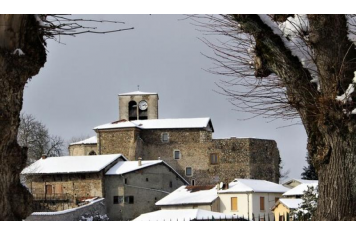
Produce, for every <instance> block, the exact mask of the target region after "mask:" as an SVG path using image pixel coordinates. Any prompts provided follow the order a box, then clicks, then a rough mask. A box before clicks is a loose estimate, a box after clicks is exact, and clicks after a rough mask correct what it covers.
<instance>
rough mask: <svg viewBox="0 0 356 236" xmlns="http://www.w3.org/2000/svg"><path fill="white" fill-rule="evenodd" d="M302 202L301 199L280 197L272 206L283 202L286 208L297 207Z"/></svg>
mask: <svg viewBox="0 0 356 236" xmlns="http://www.w3.org/2000/svg"><path fill="white" fill-rule="evenodd" d="M302 202H303V199H300V198H298V199H290V198H280V199H279V200H278V201H277V202H276V204H275V205H274V207H273V208H272V210H273V209H275V208H276V207H277V206H278V205H279V204H283V205H284V206H285V207H287V208H288V209H297V208H299V204H301V203H302Z"/></svg>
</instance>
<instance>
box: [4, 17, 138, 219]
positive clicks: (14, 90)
mask: <svg viewBox="0 0 356 236" xmlns="http://www.w3.org/2000/svg"><path fill="white" fill-rule="evenodd" d="M87 21H90V20H85V19H76V18H73V17H70V16H63V15H0V39H1V40H0V130H1V132H0V163H1V164H0V179H1V181H0V220H21V219H24V218H26V216H28V215H29V214H30V213H31V212H32V209H31V208H32V207H31V204H30V203H31V201H32V197H31V195H30V194H29V193H28V191H27V190H26V189H25V188H24V187H23V186H22V185H21V184H20V177H19V173H20V172H21V170H22V169H23V168H24V167H25V165H26V159H27V157H26V153H27V151H26V148H21V147H20V146H19V145H18V143H17V131H18V127H19V124H20V119H19V117H20V111H21V109H22V99H23V90H24V86H25V84H26V83H27V81H28V79H30V78H31V77H32V76H34V75H36V74H38V72H39V70H40V69H41V68H42V67H43V66H44V64H45V62H46V49H45V46H46V40H47V39H56V40H58V37H57V36H60V35H72V36H75V35H78V34H83V33H98V34H103V33H109V32H117V31H123V30H129V29H131V28H121V29H115V30H112V31H98V30H97V29H96V28H91V27H86V26H83V24H85V22H87ZM99 23H100V22H99ZM105 23H113V24H116V23H120V22H109V21H106V22H105ZM121 23H122V22H121ZM121 23H120V24H121ZM10 196H11V197H10Z"/></svg>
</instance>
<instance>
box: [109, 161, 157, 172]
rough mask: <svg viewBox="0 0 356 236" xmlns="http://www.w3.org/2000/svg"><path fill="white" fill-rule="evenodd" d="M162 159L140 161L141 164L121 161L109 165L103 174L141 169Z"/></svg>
mask: <svg viewBox="0 0 356 236" xmlns="http://www.w3.org/2000/svg"><path fill="white" fill-rule="evenodd" d="M162 162H163V161H161V160H158V161H141V166H139V165H138V161H121V162H118V163H116V164H115V165H114V166H113V167H111V168H110V169H109V170H108V171H107V172H106V174H105V175H122V174H126V173H129V172H132V171H135V170H139V169H143V168H146V167H149V166H153V165H157V164H160V163H162Z"/></svg>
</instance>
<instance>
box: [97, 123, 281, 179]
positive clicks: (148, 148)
mask: <svg viewBox="0 0 356 236" xmlns="http://www.w3.org/2000/svg"><path fill="white" fill-rule="evenodd" d="M98 132H99V137H100V142H99V143H100V146H99V151H101V154H113V153H122V154H124V155H125V156H126V157H127V158H128V159H129V160H135V159H137V158H138V157H142V158H143V159H144V160H157V159H158V158H159V157H160V158H161V159H162V160H164V161H165V162H167V163H168V164H169V165H170V166H172V167H173V168H174V169H175V170H177V172H178V173H179V174H180V175H182V176H184V178H186V179H187V180H189V182H191V181H193V180H194V182H195V184H196V185H204V184H216V183H217V182H220V181H232V180H233V179H234V178H254V179H265V180H268V181H273V182H276V183H278V173H279V166H278V161H279V152H278V148H277V145H276V142H275V141H273V140H262V139H252V138H241V139H240V138H231V139H212V131H209V130H206V129H203V128H202V129H150V130H145V129H142V130H140V129H137V128H131V129H117V130H100V131H98ZM164 133H167V134H168V137H169V139H168V141H164V140H162V136H163V134H164ZM174 151H180V158H179V159H175V158H174ZM212 153H214V154H216V155H217V156H218V163H217V164H214V163H211V162H210V155H211V154H212ZM187 167H191V168H192V175H191V176H187V175H186V168H187Z"/></svg>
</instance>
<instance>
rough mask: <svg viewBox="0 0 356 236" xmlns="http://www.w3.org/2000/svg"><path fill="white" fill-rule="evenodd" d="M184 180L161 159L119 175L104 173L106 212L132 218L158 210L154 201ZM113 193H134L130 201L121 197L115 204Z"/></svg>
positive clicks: (111, 215) (117, 217)
mask: <svg viewBox="0 0 356 236" xmlns="http://www.w3.org/2000/svg"><path fill="white" fill-rule="evenodd" d="M125 179H126V184H125ZM170 182H171V184H170ZM184 184H185V183H184V182H183V181H182V180H181V178H179V177H178V176H177V175H176V173H174V171H171V169H170V168H168V167H167V166H166V165H164V164H163V163H162V164H158V165H154V166H151V167H147V168H144V169H141V170H137V171H135V172H130V173H127V174H124V175H122V176H121V175H106V176H105V188H106V190H105V191H106V206H107V208H108V216H109V218H110V220H132V219H134V218H136V217H138V216H139V215H141V214H143V213H148V212H152V211H156V210H159V207H157V206H155V203H156V202H157V201H159V200H160V199H162V198H163V197H165V196H167V195H168V194H169V193H171V192H173V191H174V190H176V189H177V188H179V187H180V186H182V185H184ZM114 196H118V197H123V198H125V197H129V196H133V203H132V204H130V203H128V202H125V201H123V202H122V201H120V203H118V204H114Z"/></svg>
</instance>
